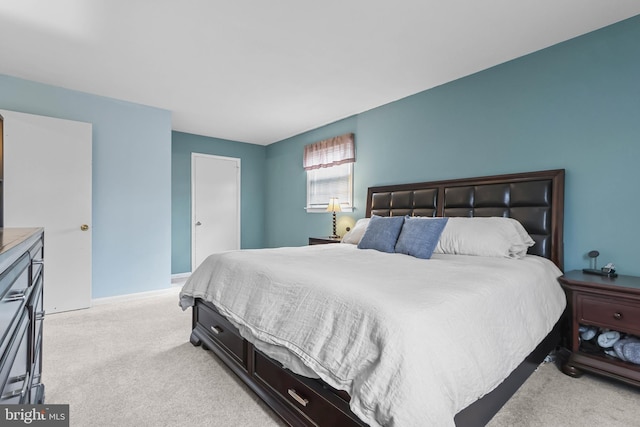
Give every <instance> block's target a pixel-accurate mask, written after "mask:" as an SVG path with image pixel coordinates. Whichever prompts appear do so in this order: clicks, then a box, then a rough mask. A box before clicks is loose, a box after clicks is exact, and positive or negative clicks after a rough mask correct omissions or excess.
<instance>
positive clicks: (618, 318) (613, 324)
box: [578, 295, 640, 335]
mask: <svg viewBox="0 0 640 427" xmlns="http://www.w3.org/2000/svg"><path fill="white" fill-rule="evenodd" d="M578 318H579V319H580V322H581V323H582V322H584V323H587V324H591V325H597V326H601V327H608V328H610V329H613V330H616V331H619V332H627V333H631V334H636V335H640V305H634V304H632V303H630V301H628V300H626V301H625V300H615V299H604V298H593V297H589V296H585V295H578Z"/></svg>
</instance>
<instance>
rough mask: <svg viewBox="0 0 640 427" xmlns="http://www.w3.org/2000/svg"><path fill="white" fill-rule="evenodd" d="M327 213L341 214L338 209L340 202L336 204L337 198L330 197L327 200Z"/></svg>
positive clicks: (340, 210)
mask: <svg viewBox="0 0 640 427" xmlns="http://www.w3.org/2000/svg"><path fill="white" fill-rule="evenodd" d="M327 212H342V209H341V208H340V202H338V198H337V197H332V198H330V199H329V206H327Z"/></svg>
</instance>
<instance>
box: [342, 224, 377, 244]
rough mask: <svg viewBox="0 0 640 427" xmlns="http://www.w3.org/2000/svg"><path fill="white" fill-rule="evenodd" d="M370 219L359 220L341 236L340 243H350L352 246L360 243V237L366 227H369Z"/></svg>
mask: <svg viewBox="0 0 640 427" xmlns="http://www.w3.org/2000/svg"><path fill="white" fill-rule="evenodd" d="M370 219H371V218H360V219H359V220H358V221H356V225H354V226H353V228H352V229H351V230H349V231H347V233H346V234H345V235H344V236H342V243H351V244H352V245H357V244H358V243H360V240H362V236H363V235H364V232H365V230H366V229H367V225H369V220H370Z"/></svg>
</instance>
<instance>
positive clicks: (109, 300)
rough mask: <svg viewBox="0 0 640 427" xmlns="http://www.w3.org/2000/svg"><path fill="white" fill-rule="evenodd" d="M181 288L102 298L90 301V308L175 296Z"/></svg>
mask: <svg viewBox="0 0 640 427" xmlns="http://www.w3.org/2000/svg"><path fill="white" fill-rule="evenodd" d="M180 288H181V286H180V285H178V286H176V285H172V286H171V287H170V288H165V289H157V290H154V291H147V292H136V293H133V294H126V295H115V296H112V297H103V298H94V299H92V300H91V306H92V307H94V306H96V305H104V304H116V303H121V302H126V301H133V300H137V299H142V298H149V297H154V296H159V295H166V294H169V293H175V294H176V295H177V294H178V292H179V290H180Z"/></svg>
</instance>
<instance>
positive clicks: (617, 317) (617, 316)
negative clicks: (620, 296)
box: [613, 312, 622, 320]
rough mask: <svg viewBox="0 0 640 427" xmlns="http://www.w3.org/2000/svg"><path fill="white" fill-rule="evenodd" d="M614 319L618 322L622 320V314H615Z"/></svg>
mask: <svg viewBox="0 0 640 427" xmlns="http://www.w3.org/2000/svg"><path fill="white" fill-rule="evenodd" d="M613 318H614V319H616V320H620V319H622V313H620V312H616V313H613Z"/></svg>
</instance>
